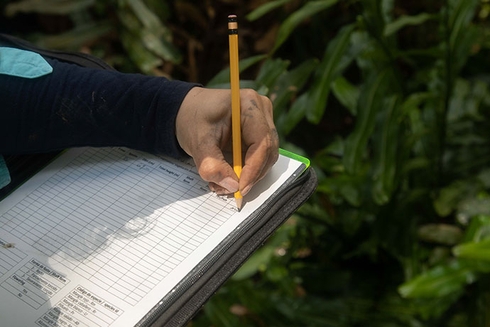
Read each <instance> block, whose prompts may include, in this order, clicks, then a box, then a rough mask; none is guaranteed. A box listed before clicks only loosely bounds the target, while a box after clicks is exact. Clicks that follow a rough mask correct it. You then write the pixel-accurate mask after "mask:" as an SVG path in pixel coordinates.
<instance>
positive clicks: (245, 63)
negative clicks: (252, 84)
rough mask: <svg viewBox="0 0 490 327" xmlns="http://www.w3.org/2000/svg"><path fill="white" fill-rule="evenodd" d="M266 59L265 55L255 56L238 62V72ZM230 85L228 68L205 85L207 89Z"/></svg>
mask: <svg viewBox="0 0 490 327" xmlns="http://www.w3.org/2000/svg"><path fill="white" fill-rule="evenodd" d="M265 58H267V55H257V56H252V57H249V58H246V59H242V60H240V63H239V67H240V72H242V71H244V70H246V69H247V68H249V67H251V66H253V65H255V64H256V63H258V62H259V61H261V60H263V59H265ZM226 83H230V68H225V69H223V70H222V71H220V72H219V73H218V74H216V76H214V77H213V78H212V79H211V80H210V81H209V82H208V84H207V85H206V86H207V87H216V86H217V85H221V84H226Z"/></svg>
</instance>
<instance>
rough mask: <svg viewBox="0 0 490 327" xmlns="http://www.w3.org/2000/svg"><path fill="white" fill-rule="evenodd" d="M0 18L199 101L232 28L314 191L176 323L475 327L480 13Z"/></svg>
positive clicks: (97, 7)
mask: <svg viewBox="0 0 490 327" xmlns="http://www.w3.org/2000/svg"><path fill="white" fill-rule="evenodd" d="M0 4H2V5H3V7H4V8H5V11H4V15H5V17H8V19H10V21H7V22H4V25H5V26H4V28H6V27H9V26H15V24H14V23H15V19H16V17H19V16H22V15H27V17H30V18H34V17H37V19H39V17H46V16H48V17H54V16H56V17H57V19H58V20H59V21H60V24H61V27H58V30H61V32H57V33H53V32H51V31H50V30H49V29H48V28H46V26H51V25H52V24H53V22H51V23H50V24H51V25H50V24H47V25H42V24H43V22H38V24H39V23H41V25H42V26H45V27H44V28H45V30H44V31H42V30H38V31H35V32H33V31H32V30H29V29H28V28H26V27H25V26H20V27H17V28H13V29H12V30H13V31H14V32H17V34H21V35H22V36H24V37H26V38H28V39H30V40H32V41H34V42H37V43H38V44H40V45H43V46H46V47H51V48H58V49H71V50H78V51H80V50H81V51H87V52H92V53H94V54H95V55H98V56H100V57H103V58H104V59H105V60H107V61H108V62H109V63H111V64H113V65H114V66H116V67H117V68H118V69H120V70H123V71H140V72H143V73H146V74H154V75H165V76H170V77H172V78H181V79H186V80H191V81H196V80H199V81H201V82H202V83H203V84H205V85H207V86H209V87H228V82H227V79H228V71H227V69H226V67H227V57H226V55H227V54H226V49H227V36H226V17H227V15H228V14H229V13H232V12H233V13H237V14H238V16H239V19H240V21H239V26H240V51H241V52H240V54H241V57H242V60H241V66H240V68H241V70H242V78H243V80H242V81H241V83H242V86H243V87H251V88H254V89H256V90H258V91H259V92H260V93H262V94H265V95H268V96H269V97H270V98H271V99H272V101H273V103H274V112H275V121H276V125H277V129H278V131H279V135H280V138H281V142H282V143H281V144H282V147H284V148H286V149H289V150H293V151H296V152H299V153H302V154H304V155H306V156H308V157H310V158H311V159H312V164H313V167H314V168H315V170H316V172H317V174H318V175H319V187H318V189H317V192H316V193H315V194H314V196H313V197H312V198H311V199H310V200H309V201H308V202H307V203H306V204H305V205H304V206H303V207H302V208H300V210H298V212H297V213H295V214H294V215H293V217H291V218H290V219H289V220H288V221H287V222H286V223H285V224H284V225H283V226H282V227H281V228H280V229H279V230H278V231H277V232H276V233H275V234H274V235H273V236H272V237H271V238H270V239H269V241H268V242H267V243H266V244H265V245H264V246H263V247H262V248H261V249H260V250H258V251H257V252H256V253H255V254H254V255H253V256H252V257H251V258H250V260H249V261H247V262H246V263H245V264H244V265H243V266H242V268H241V269H240V270H239V271H238V272H237V273H236V274H235V275H234V276H233V278H232V279H231V280H230V281H228V282H227V283H226V284H225V285H224V286H223V287H222V288H221V289H220V290H219V291H218V292H217V294H215V295H214V296H213V297H212V298H211V300H210V301H209V302H208V303H207V304H206V306H205V307H204V308H203V310H202V312H201V313H199V314H198V315H197V316H196V317H195V319H194V320H193V321H192V322H191V323H190V325H191V326H210V325H214V326H336V327H339V326H364V327H368V326H386V327H388V326H410V327H423V326H431V327H432V326H450V327H452V326H477V327H478V326H482V327H483V326H489V325H490V316H489V314H488V310H487V309H488V308H489V307H490V278H489V277H490V275H489V272H490V166H489V163H490V146H489V144H490V120H489V119H488V115H489V111H490V89H489V82H490V74H489V72H488V71H489V69H490V38H489V37H490V26H489V22H488V16H489V14H490V2H489V1H488V0H440V1H423V0H414V1H394V0H348V1H338V0H310V1H306V0H304V1H301V0H275V1H265V0H264V1H258V0H257V1H250V2H244V1H243V2H241V1H233V0H228V1H225V0H222V1H211V0H207V1H202V2H199V3H198V2H192V1H186V0H180V1H156V0H117V1H116V0H106V1H97V2H96V1H80V0H72V1H70V0H49V1H48V0H45V1H43V5H42V6H40V5H39V2H38V1H34V0H24V1H16V2H12V3H10V2H9V3H7V2H4V3H2V2H0ZM53 15H54V16H53ZM60 17H61V19H60ZM240 17H242V18H240ZM24 18H25V17H24ZM12 24H13V25H12ZM44 24H46V23H45V22H44ZM128 59H130V60H128Z"/></svg>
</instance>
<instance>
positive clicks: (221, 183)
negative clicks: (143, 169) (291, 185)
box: [176, 87, 279, 195]
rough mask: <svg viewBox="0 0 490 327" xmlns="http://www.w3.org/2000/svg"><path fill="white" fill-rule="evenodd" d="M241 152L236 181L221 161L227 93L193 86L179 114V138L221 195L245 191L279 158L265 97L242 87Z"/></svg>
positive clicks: (227, 145) (227, 138)
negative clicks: (242, 152)
mask: <svg viewBox="0 0 490 327" xmlns="http://www.w3.org/2000/svg"><path fill="white" fill-rule="evenodd" d="M240 103H241V133H242V150H243V151H244V152H245V155H244V165H243V168H242V173H241V175H240V181H238V177H237V176H236V174H235V172H234V171H233V168H232V167H231V166H230V164H229V163H228V162H227V161H226V160H225V156H224V154H223V152H224V151H231V92H230V91H229V90H221V89H207V88H199V87H195V88H193V89H191V90H190V91H189V93H188V94H187V96H186V97H185V98H184V101H183V102H182V105H181V107H180V109H179V113H178V114H177V120H176V134H177V140H178V142H179V144H180V146H181V147H182V149H184V151H185V152H187V154H189V155H190V156H191V157H192V158H193V159H194V162H195V163H196V166H197V169H198V172H199V175H201V177H202V178H203V179H204V180H205V181H207V182H209V187H210V188H211V190H213V191H215V192H217V193H219V194H226V193H234V192H236V191H238V190H240V192H241V193H242V195H245V194H247V193H248V192H249V191H250V189H251V188H252V186H253V185H255V184H256V183H257V182H258V181H259V180H261V179H262V178H263V177H264V176H265V175H266V174H267V173H268V172H269V170H270V168H271V167H272V165H273V164H274V163H275V162H276V161H277V158H278V156H279V154H278V151H279V139H278V137H277V131H276V128H275V126H274V121H273V118H272V114H273V109H272V103H271V101H270V100H269V98H267V97H265V96H261V95H259V94H258V93H257V92H255V91H254V90H251V89H243V90H240Z"/></svg>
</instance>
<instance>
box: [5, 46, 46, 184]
mask: <svg viewBox="0 0 490 327" xmlns="http://www.w3.org/2000/svg"><path fill="white" fill-rule="evenodd" d="M52 71H53V68H52V67H51V65H50V64H49V63H48V62H47V61H46V60H44V58H43V57H42V56H41V55H39V54H37V53H35V52H32V51H26V50H20V49H15V48H9V47H0V74H5V75H11V76H17V77H23V78H37V77H41V76H44V75H47V74H50V73H51V72H52ZM8 183H10V175H9V171H8V168H7V165H6V164H5V160H4V159H3V157H2V156H1V155H0V188H2V187H4V186H5V185H7V184H8Z"/></svg>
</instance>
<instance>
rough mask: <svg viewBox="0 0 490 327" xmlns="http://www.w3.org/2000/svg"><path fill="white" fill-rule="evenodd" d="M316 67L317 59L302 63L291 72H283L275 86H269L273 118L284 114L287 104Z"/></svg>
mask: <svg viewBox="0 0 490 327" xmlns="http://www.w3.org/2000/svg"><path fill="white" fill-rule="evenodd" d="M317 66H318V60H317V59H310V60H306V61H303V62H302V63H301V64H300V65H299V66H298V67H296V68H294V69H293V70H291V71H289V72H287V71H286V72H283V73H282V75H281V76H279V78H278V79H277V81H276V83H275V85H271V87H270V94H269V97H270V99H271V100H272V103H273V105H274V115H275V116H278V115H281V114H282V113H283V112H284V110H285V109H286V107H287V105H288V102H289V101H291V99H292V98H293V97H294V96H295V95H296V94H298V93H299V92H300V90H301V89H302V88H303V86H304V85H305V83H306V82H307V81H308V78H309V77H310V75H311V73H312V72H313V70H314V69H315V68H316V67H317Z"/></svg>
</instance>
